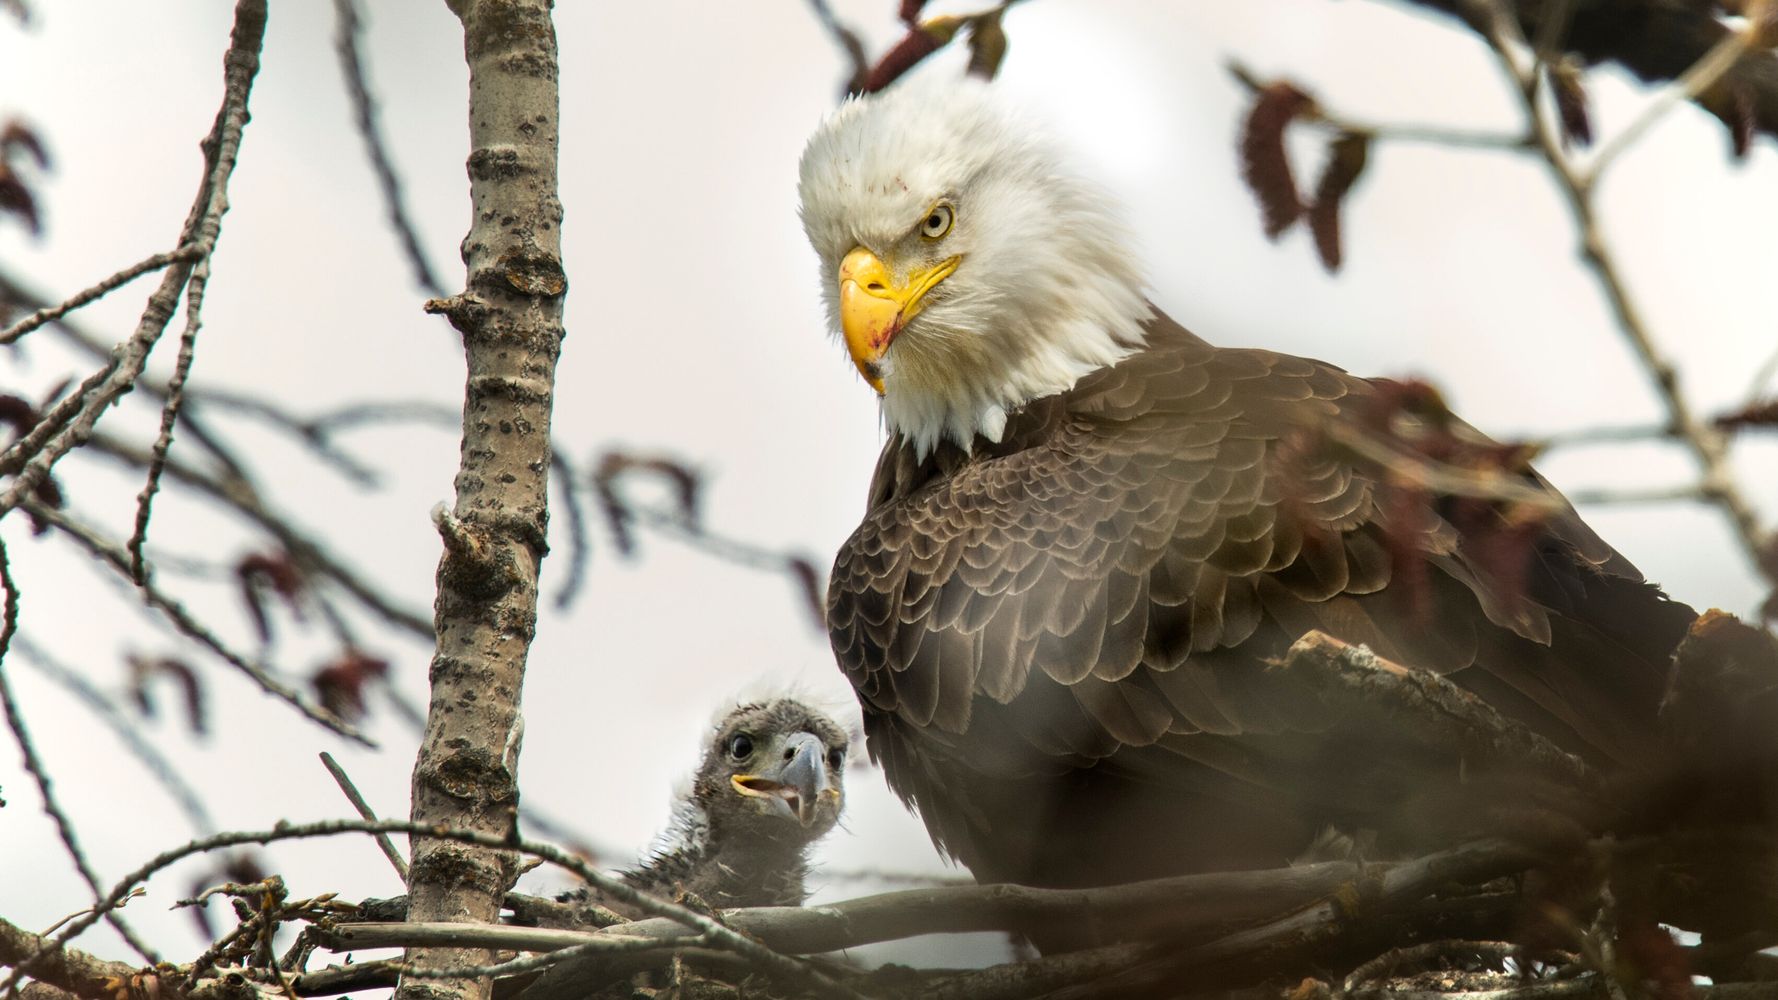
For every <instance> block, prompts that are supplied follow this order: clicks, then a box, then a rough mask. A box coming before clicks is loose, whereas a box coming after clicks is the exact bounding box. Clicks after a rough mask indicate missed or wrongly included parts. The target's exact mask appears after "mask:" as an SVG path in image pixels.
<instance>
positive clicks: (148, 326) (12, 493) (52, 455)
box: [0, 0, 266, 516]
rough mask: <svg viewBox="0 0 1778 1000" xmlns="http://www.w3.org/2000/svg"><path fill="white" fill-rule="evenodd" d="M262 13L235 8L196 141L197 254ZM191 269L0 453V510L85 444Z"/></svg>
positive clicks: (257, 5)
mask: <svg viewBox="0 0 1778 1000" xmlns="http://www.w3.org/2000/svg"><path fill="white" fill-rule="evenodd" d="M265 18H266V5H265V0H240V2H239V3H238V4H237V5H236V7H235V20H234V28H233V30H232V31H231V33H230V36H229V47H228V51H227V52H226V53H224V55H223V97H222V107H221V108H220V109H218V111H217V112H216V121H215V124H214V125H213V126H212V127H211V131H210V135H209V136H208V137H207V138H206V139H205V140H204V142H203V144H202V146H203V150H204V159H205V171H204V176H203V180H202V182H201V183H200V184H199V186H198V194H197V198H196V199H195V200H194V201H193V202H192V207H191V212H190V214H189V215H188V216H187V217H186V220H185V227H184V229H183V231H182V232H181V234H180V238H179V245H180V246H181V247H185V246H192V247H195V248H197V251H198V259H203V258H207V257H208V256H209V255H210V254H211V253H212V252H214V250H215V247H216V240H217V236H218V235H219V233H220V232H221V228H222V215H223V213H224V212H226V211H227V210H228V181H229V177H230V176H231V175H232V174H233V172H234V167H235V161H236V159H237V157H238V155H239V153H240V146H241V136H242V132H243V130H244V129H245V127H246V124H247V99H248V96H249V94H250V93H251V92H252V88H253V78H254V76H255V75H257V73H258V71H259V51H260V48H261V46H262V45H263V43H264V41H265ZM193 267H194V265H193V263H192V262H191V261H185V260H182V261H179V262H176V263H174V264H172V265H170V266H169V267H168V269H167V272H166V274H165V275H163V276H162V279H161V283H160V287H159V288H157V289H156V290H155V292H154V294H153V295H151V296H149V300H148V306H147V308H146V309H144V310H143V313H142V317H141V319H140V320H139V321H138V322H137V324H136V330H135V332H134V333H132V334H131V335H130V337H129V338H128V339H127V340H125V341H124V342H123V343H122V344H119V345H118V347H117V349H116V350H115V351H113V352H112V354H111V356H110V359H109V361H108V362H107V363H106V365H105V366H104V367H102V368H101V369H100V370H99V371H98V372H96V373H94V374H93V375H92V376H90V377H89V378H88V379H87V380H86V381H85V382H84V383H82V385H81V388H80V391H79V392H77V393H75V394H74V395H72V396H70V397H68V399H66V400H64V401H63V404H66V405H58V406H57V407H56V408H55V409H54V410H52V414H53V415H54V417H55V419H54V420H51V419H49V418H48V417H46V418H45V419H44V420H43V422H42V423H41V424H40V425H39V427H38V428H34V429H33V430H32V433H30V434H27V435H25V436H24V437H22V438H20V439H19V440H18V441H16V442H14V443H13V445H12V446H11V447H10V448H8V449H7V450H6V452H5V453H4V454H0V471H4V472H13V471H15V470H16V475H15V476H14V478H13V481H12V484H11V485H10V486H8V487H7V488H6V490H5V491H4V492H0V516H4V515H5V513H6V512H8V511H10V510H12V509H13V508H15V507H18V506H19V505H20V503H21V502H22V501H24V500H25V498H27V497H29V496H32V495H33V494H34V493H35V491H36V489H37V486H38V484H39V483H41V482H42V481H43V480H44V478H45V477H47V476H48V475H49V472H50V469H51V468H53V467H54V466H55V463H56V462H58V461H60V460H61V458H62V456H64V455H66V454H67V453H68V452H69V451H71V450H73V449H74V448H77V447H79V446H80V445H82V444H84V443H86V441H87V440H88V439H89V438H91V437H92V433H93V428H94V427H95V426H96V425H97V424H98V421H99V418H100V417H101V416H103V415H104V413H105V411H106V410H108V409H110V407H111V405H112V404H113V403H115V402H117V400H118V399H119V398H121V397H122V396H123V395H124V394H125V393H127V392H129V391H130V390H131V389H132V388H134V386H135V383H136V381H137V379H138V378H139V377H140V376H141V374H142V370H143V369H144V368H145V367H146V366H147V364H148V355H149V353H150V352H151V351H152V350H153V349H154V346H155V344H156V343H158V342H159V340H160V337H161V334H162V333H163V332H164V331H165V330H166V327H167V323H168V322H169V321H170V320H171V319H172V317H173V311H174V309H175V308H176V307H177V305H178V300H179V293H180V291H181V290H182V289H184V287H185V285H186V282H187V281H188V280H189V279H190V277H191V273H192V270H193ZM39 431H43V433H41V434H40V433H39Z"/></svg>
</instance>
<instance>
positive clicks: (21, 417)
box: [0, 393, 38, 437]
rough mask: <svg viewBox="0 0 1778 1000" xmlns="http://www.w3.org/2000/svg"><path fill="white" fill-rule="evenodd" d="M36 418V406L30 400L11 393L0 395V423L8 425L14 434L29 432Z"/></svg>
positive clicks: (19, 435) (21, 434)
mask: <svg viewBox="0 0 1778 1000" xmlns="http://www.w3.org/2000/svg"><path fill="white" fill-rule="evenodd" d="M37 420H38V415H37V407H36V405H35V404H33V403H32V402H31V401H30V400H28V399H25V398H23V397H22V396H14V395H13V394H11V393H5V394H3V395H0V423H3V424H7V425H10V426H11V427H12V430H13V433H14V434H15V435H16V436H18V437H24V436H25V435H26V434H29V433H31V428H33V427H36V426H37Z"/></svg>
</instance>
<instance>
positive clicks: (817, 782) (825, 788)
mask: <svg viewBox="0 0 1778 1000" xmlns="http://www.w3.org/2000/svg"><path fill="white" fill-rule="evenodd" d="M826 757H827V747H826V746H824V745H823V744H822V742H821V740H820V738H819V737H817V736H815V735H814V734H813V733H796V734H794V735H792V736H791V737H790V738H789V739H787V740H785V741H784V754H783V755H782V756H780V757H779V760H778V763H777V764H776V765H774V766H773V767H772V768H769V769H767V770H764V771H761V772H760V773H759V774H737V775H735V776H734V777H732V778H730V779H729V783H730V784H732V785H734V787H735V791H737V792H740V793H741V794H742V795H751V796H756V797H759V798H763V799H767V800H770V801H771V803H772V804H773V806H775V807H777V808H781V809H783V810H784V812H785V814H786V816H789V817H795V819H796V821H797V822H798V823H800V824H802V825H803V826H808V825H809V824H810V823H813V822H814V821H815V815H816V811H817V807H818V806H819V805H820V804H821V801H822V800H823V799H824V798H829V797H832V798H836V799H837V798H838V797H839V794H840V790H839V789H837V788H835V787H833V782H831V781H829V780H828V777H827V761H826Z"/></svg>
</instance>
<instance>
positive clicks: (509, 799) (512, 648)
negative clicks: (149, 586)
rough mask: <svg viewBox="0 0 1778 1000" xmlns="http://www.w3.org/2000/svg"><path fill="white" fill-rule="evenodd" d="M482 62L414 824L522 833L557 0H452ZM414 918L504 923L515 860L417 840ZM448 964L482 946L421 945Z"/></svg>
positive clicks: (542, 445)
mask: <svg viewBox="0 0 1778 1000" xmlns="http://www.w3.org/2000/svg"><path fill="white" fill-rule="evenodd" d="M450 6H451V9H452V11H453V12H455V13H456V14H457V15H458V17H459V18H460V19H461V20H462V23H463V37H464V52H465V55H466V57H467V59H468V62H469V69H470V84H469V86H470V97H469V124H470V147H471V151H470V154H469V160H468V171H469V179H470V195H471V201H472V204H473V210H474V214H473V219H472V222H471V225H470V229H469V234H468V236H467V237H466V238H465V239H464V241H463V259H464V263H465V264H466V265H467V269H468V284H467V288H466V290H465V291H464V292H463V293H462V294H461V295H456V296H452V297H450V298H447V299H437V300H433V301H431V302H429V303H427V310H428V311H430V312H435V313H441V314H443V315H445V316H446V317H448V318H449V319H450V321H451V324H452V325H453V326H455V327H456V328H457V330H458V331H459V332H460V333H462V335H463V343H464V349H465V353H466V355H467V359H468V384H467V387H466V390H465V395H464V405H463V445H462V455H461V464H460V465H459V470H458V473H457V482H456V486H457V499H456V505H455V507H454V508H453V509H452V510H451V511H449V512H446V511H444V510H443V509H440V510H438V511H436V512H435V513H434V521H435V523H436V524H437V526H438V529H439V533H440V534H441V535H442V536H443V539H444V544H445V552H444V556H443V558H442V559H441V560H440V561H439V566H438V581H437V582H438V599H437V604H436V606H435V625H436V629H437V635H438V645H437V649H436V652H435V654H434V656H433V660H432V670H431V683H432V700H431V705H430V708H429V710H428V717H427V724H426V734H425V736H424V739H423V742H422V744H421V747H420V753H419V758H418V760H417V761H416V763H415V766H414V777H413V813H412V816H413V819H414V821H415V822H419V823H427V824H443V825H449V826H453V827H458V828H467V829H472V830H478V831H483V832H486V833H491V834H494V835H500V836H504V835H510V834H511V833H512V832H513V831H514V823H515V817H516V815H517V807H518V796H519V789H518V774H517V767H518V753H519V743H520V735H521V733H522V731H523V729H522V723H521V720H520V716H519V695H520V691H521V689H522V685H523V681H524V674H525V656H526V653H527V651H528V649H529V648H530V644H531V639H532V636H533V634H534V632H535V627H536V621H537V572H538V566H539V564H540V562H541V561H542V559H543V556H544V553H545V551H546V548H547V547H546V544H545V541H544V539H545V530H546V527H547V523H548V510H547V503H546V489H547V486H548V473H549V424H550V406H551V402H552V397H553V391H554V385H555V367H556V359H557V356H558V355H559V353H560V349H561V341H562V301H563V292H564V291H565V289H566V281H565V279H564V277H563V273H562V263H561V239H560V223H561V218H562V207H561V202H560V200H559V198H558V196H557V185H556V181H557V175H556V149H557V139H558V115H557V110H558V96H557V72H556V70H557V62H556V37H555V28H554V25H553V23H552V21H551V17H550V7H551V4H550V2H549V0H451V2H450ZM412 853H413V866H412V870H411V871H410V873H409V878H408V895H409V900H410V912H409V916H410V919H413V920H443V921H454V922H470V921H473V922H493V921H494V920H495V919H496V918H497V916H498V913H499V906H500V900H501V897H502V896H503V895H504V893H505V892H506V890H507V889H508V888H509V887H510V886H511V883H512V881H513V879H514V877H515V870H514V859H513V858H512V857H511V856H510V855H507V854H505V853H503V852H499V851H493V850H488V849H486V848H481V847H475V846H471V845H467V844H462V843H456V842H449V841H441V840H426V839H418V840H416V842H415V844H414V845H413V852H412ZM409 958H410V960H411V961H414V962H417V963H420V964H423V965H425V966H430V967H434V968H442V967H451V966H463V965H472V964H485V963H486V961H487V959H488V955H487V953H486V952H484V951H477V950H460V949H415V950H413V951H412V952H410V954H409ZM396 995H397V997H399V998H401V1000H420V998H434V997H437V998H451V1000H458V998H463V1000H480V998H484V997H486V996H487V995H488V983H487V981H486V980H481V981H477V980H451V979H435V980H421V979H414V978H409V979H404V981H403V982H402V984H401V986H400V988H399V990H398V991H397V994H396Z"/></svg>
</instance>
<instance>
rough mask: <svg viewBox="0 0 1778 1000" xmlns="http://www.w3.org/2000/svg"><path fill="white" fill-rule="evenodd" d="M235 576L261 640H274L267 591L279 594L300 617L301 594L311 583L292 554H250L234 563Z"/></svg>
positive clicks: (291, 610) (293, 613) (298, 617)
mask: <svg viewBox="0 0 1778 1000" xmlns="http://www.w3.org/2000/svg"><path fill="white" fill-rule="evenodd" d="M235 578H236V580H237V581H238V582H239V584H240V590H241V601H242V603H244V604H245V605H246V606H247V614H248V616H249V617H251V618H252V619H253V625H254V627H255V628H256V629H257V630H258V632H259V639H260V641H261V642H270V641H272V622H271V617H270V616H269V615H268V614H267V613H266V607H265V592H266V591H268V590H269V591H270V592H271V593H273V594H276V595H277V596H278V597H279V598H280V599H282V600H283V601H284V604H285V606H286V607H288V608H289V609H290V612H291V614H292V615H294V616H295V617H296V618H297V619H298V620H301V618H302V613H303V608H302V597H303V594H304V592H305V591H306V590H307V588H308V583H307V581H306V580H305V579H304V578H303V572H302V569H301V567H299V566H297V564H296V561H295V560H294V559H292V558H291V557H290V553H288V552H254V553H249V554H248V555H245V556H243V557H241V561H240V562H238V563H236V564H235Z"/></svg>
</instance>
